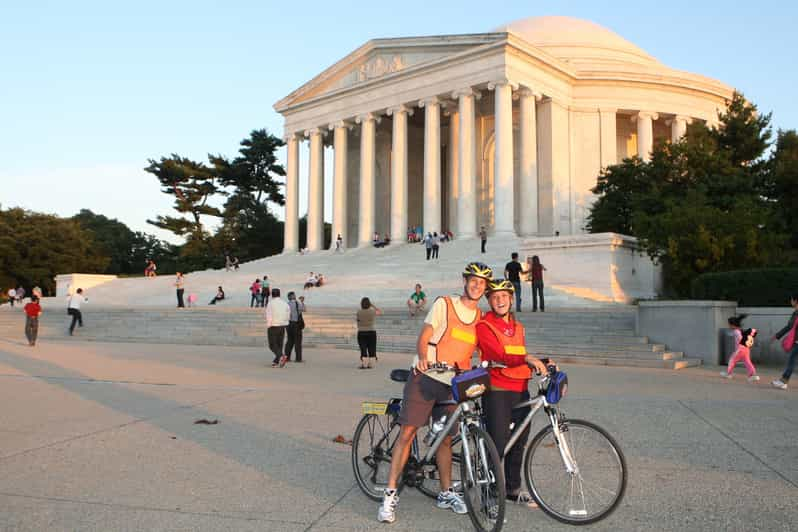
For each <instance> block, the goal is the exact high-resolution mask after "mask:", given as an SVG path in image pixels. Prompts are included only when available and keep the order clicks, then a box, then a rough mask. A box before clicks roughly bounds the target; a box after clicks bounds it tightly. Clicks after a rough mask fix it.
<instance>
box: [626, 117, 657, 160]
mask: <svg viewBox="0 0 798 532" xmlns="http://www.w3.org/2000/svg"><path fill="white" fill-rule="evenodd" d="M657 118H659V115H658V114H657V113H652V112H649V111H640V112H638V113H637V115H636V116H634V117H633V118H632V119H633V120H635V121H636V122H637V156H638V157H640V158H641V159H643V160H644V161H646V162H648V161H649V160H651V150H653V149H654V120H656V119H657Z"/></svg>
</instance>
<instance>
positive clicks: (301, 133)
mask: <svg viewBox="0 0 798 532" xmlns="http://www.w3.org/2000/svg"><path fill="white" fill-rule="evenodd" d="M731 94H732V89H731V88H730V87H728V86H726V85H724V84H722V83H720V82H718V81H715V80H711V79H709V78H705V77H703V76H699V75H695V74H689V73H685V72H681V71H677V70H673V69H670V68H669V67H667V66H665V65H663V64H662V63H660V62H659V61H657V60H656V59H654V58H653V57H651V56H650V55H648V54H646V53H645V52H644V51H642V50H641V49H639V48H638V47H636V46H634V45H633V44H631V43H629V42H628V41H626V40H624V39H623V38H621V37H620V36H618V35H616V34H614V33H612V32H611V31H609V30H607V29H605V28H602V27H600V26H597V25H595V24H593V23H590V22H587V21H582V20H578V19H570V18H565V17H538V18H533V19H524V20H521V21H518V22H516V23H512V24H510V25H508V26H506V27H503V28H500V29H498V30H496V31H493V32H490V33H484V34H468V35H448V36H440V37H410V38H398V39H376V40H373V41H369V42H368V43H366V44H365V45H363V46H362V47H361V48H359V49H358V50H355V51H354V52H352V53H351V54H350V55H349V56H347V57H345V58H344V59H342V60H341V61H339V62H338V63H336V64H335V65H333V66H332V67H330V68H328V69H327V70H325V71H324V72H322V73H321V74H319V75H318V76H316V77H315V78H314V79H312V80H311V81H310V82H308V83H306V84H305V85H303V86H302V87H300V88H299V89H297V90H296V91H294V92H293V93H291V94H290V95H288V96H287V97H286V98H284V99H282V100H281V101H280V102H278V103H277V104H275V109H276V110H277V111H278V112H280V113H281V114H282V115H283V116H284V117H285V139H286V143H287V159H286V190H285V192H286V209H285V248H284V250H285V252H294V251H296V250H297V249H298V247H299V232H298V223H299V212H298V211H299V209H298V193H299V174H300V168H299V161H300V157H299V150H300V144H301V143H303V141H304V140H307V145H308V150H309V154H308V155H309V156H308V161H309V166H308V168H307V176H308V202H307V205H308V212H307V220H308V225H307V227H308V229H307V247H308V249H309V250H311V251H315V250H319V249H322V247H323V244H324V242H323V236H324V231H323V221H324V195H325V190H324V171H325V169H324V162H323V161H324V157H323V150H324V143H325V142H327V143H328V144H331V145H332V148H333V151H334V161H335V163H334V165H333V170H332V171H333V190H332V191H327V193H329V194H331V195H332V198H333V202H332V203H333V209H332V211H333V212H332V213H331V214H332V229H333V230H332V233H333V241H334V240H335V238H336V236H337V235H338V234H341V236H342V238H343V239H344V242H345V245H346V246H347V247H355V246H368V245H371V240H372V237H373V236H374V233H375V232H378V233H379V234H380V236H381V237H382V236H384V235H385V234H390V236H391V239H392V240H393V241H404V239H405V236H406V234H407V230H408V227H410V226H412V227H416V226H419V225H421V226H422V228H423V231H424V232H425V233H426V232H438V233H440V232H442V231H447V230H451V231H452V232H454V233H455V237H456V238H469V237H474V236H475V235H476V233H477V231H478V228H479V227H480V226H481V225H484V226H486V227H487V228H488V230H489V232H490V233H491V234H493V235H517V236H551V235H554V234H555V233H556V234H560V235H572V234H579V233H582V232H583V231H584V229H583V227H584V223H585V218H586V216H587V213H588V209H589V207H590V205H591V204H592V201H593V195H592V193H591V191H590V190H591V188H592V187H594V186H595V183H596V177H597V176H598V175H599V173H600V172H601V170H602V169H603V168H604V167H606V166H607V165H610V164H616V163H618V162H620V161H621V160H622V159H624V158H626V157H632V156H638V157H640V158H641V159H643V160H648V158H649V157H650V153H651V150H652V149H653V147H654V145H655V143H658V142H676V141H678V139H679V138H681V137H682V136H683V135H684V134H685V133H686V131H687V125H688V124H689V123H691V122H693V121H701V122H707V121H710V122H714V120H716V117H717V112H718V110H719V109H722V108H723V107H724V105H725V104H724V102H725V99H727V98H730V97H731ZM325 137H326V139H325ZM333 245H334V243H333Z"/></svg>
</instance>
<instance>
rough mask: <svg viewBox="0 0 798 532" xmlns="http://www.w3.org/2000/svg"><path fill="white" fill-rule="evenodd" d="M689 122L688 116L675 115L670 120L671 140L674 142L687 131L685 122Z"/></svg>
mask: <svg viewBox="0 0 798 532" xmlns="http://www.w3.org/2000/svg"><path fill="white" fill-rule="evenodd" d="M689 123H690V117H688V116H682V115H676V116H674V117H673V119H672V120H671V142H673V143H676V142H679V140H681V138H682V137H683V136H684V135H685V134H686V133H687V124H689Z"/></svg>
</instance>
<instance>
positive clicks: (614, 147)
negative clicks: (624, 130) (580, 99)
mask: <svg viewBox="0 0 798 532" xmlns="http://www.w3.org/2000/svg"><path fill="white" fill-rule="evenodd" d="M617 112H618V110H617V109H615V108H603V107H602V108H600V109H599V127H600V128H601V168H606V167H608V166H610V165H613V164H618V119H617V117H616V113H617Z"/></svg>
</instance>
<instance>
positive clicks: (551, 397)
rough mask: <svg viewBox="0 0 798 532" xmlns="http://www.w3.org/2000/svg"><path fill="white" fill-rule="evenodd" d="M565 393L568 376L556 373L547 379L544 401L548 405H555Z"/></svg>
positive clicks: (561, 372)
mask: <svg viewBox="0 0 798 532" xmlns="http://www.w3.org/2000/svg"><path fill="white" fill-rule="evenodd" d="M567 393H568V375H566V374H565V372H563V371H558V372H557V373H555V374H553V375H552V376H551V378H550V379H549V386H548V388H546V401H547V402H548V403H549V404H550V405H553V404H557V403H559V402H560V399H562V398H563V397H565V394H567Z"/></svg>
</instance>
